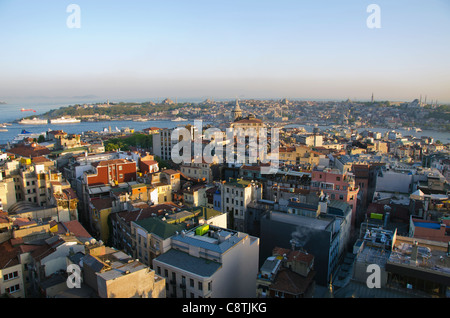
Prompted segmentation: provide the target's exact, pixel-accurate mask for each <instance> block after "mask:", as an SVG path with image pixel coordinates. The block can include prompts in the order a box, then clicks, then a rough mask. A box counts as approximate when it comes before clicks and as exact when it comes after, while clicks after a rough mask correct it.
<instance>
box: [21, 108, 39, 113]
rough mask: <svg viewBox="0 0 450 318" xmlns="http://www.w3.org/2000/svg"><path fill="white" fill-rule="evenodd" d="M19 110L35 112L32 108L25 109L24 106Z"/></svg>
mask: <svg viewBox="0 0 450 318" xmlns="http://www.w3.org/2000/svg"><path fill="white" fill-rule="evenodd" d="M20 111H21V112H34V113H35V112H36V111H35V110H34V109H25V108H22V109H21V110H20Z"/></svg>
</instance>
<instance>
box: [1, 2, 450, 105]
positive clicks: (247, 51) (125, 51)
mask: <svg viewBox="0 0 450 318" xmlns="http://www.w3.org/2000/svg"><path fill="white" fill-rule="evenodd" d="M71 3H75V4H77V5H79V7H80V8H81V15H80V17H81V28H79V29H70V28H68V27H67V24H66V20H67V18H68V17H69V15H70V13H67V12H66V8H67V6H68V5H69V4H71ZM371 3H375V4H377V5H379V6H380V8H381V28H380V29H370V28H368V27H367V24H366V20H367V18H368V17H369V15H370V13H368V12H367V11H366V9H367V6H368V5H370V4H371ZM449 18H450V2H448V1H445V0H431V1H426V2H425V1H418V0H412V1H406V0H399V1H395V3H393V1H387V0H380V1H352V0H344V1H339V2H338V3H337V2H336V1H331V0H328V1H325V0H323V1H299V0H296V1H288V0H282V1H262V0H259V1H256V0H244V1H242V0H241V1H237V0H228V1H206V0H192V1H181V0H171V1H145V2H144V1H137V0H131V1H127V2H125V1H122V2H119V1H105V0H97V1H87V0H79V1H78V0H75V1H72V2H67V1H58V2H56V1H50V0H45V1H31V0H28V1H25V0H24V1H12V0H0V40H1V43H2V48H3V49H2V50H0V70H1V71H0V101H2V100H4V101H6V102H8V103H14V102H17V103H18V102H24V101H28V100H29V101H36V102H38V101H39V102H46V101H55V99H61V101H63V100H65V99H68V100H76V99H77V98H79V99H80V101H81V100H83V99H89V98H92V99H95V100H106V99H109V100H111V101H114V100H137V99H149V100H150V99H156V98H159V99H162V98H166V97H168V98H171V99H174V98H176V97H177V98H178V99H180V100H181V99H190V98H212V99H215V100H220V99H232V98H240V99H246V98H261V99H262V98H270V99H273V98H288V99H289V98H291V99H294V98H296V99H317V100H345V99H347V98H350V99H355V100H369V99H370V97H371V95H372V93H373V94H374V97H375V99H376V100H391V101H412V100H414V99H416V98H419V96H422V97H425V96H427V98H428V101H431V100H434V101H436V100H438V101H439V102H440V103H449V102H450V90H449V89H448V88H449V87H450V77H449V76H448V74H449V73H450V59H449V58H448V55H449V52H450V19H449Z"/></svg>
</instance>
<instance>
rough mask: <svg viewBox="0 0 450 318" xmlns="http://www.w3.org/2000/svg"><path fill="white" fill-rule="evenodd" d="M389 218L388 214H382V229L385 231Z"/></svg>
mask: <svg viewBox="0 0 450 318" xmlns="http://www.w3.org/2000/svg"><path fill="white" fill-rule="evenodd" d="M389 216H390V213H389V212H387V211H386V213H385V214H384V228H385V229H386V228H387V225H388V223H389Z"/></svg>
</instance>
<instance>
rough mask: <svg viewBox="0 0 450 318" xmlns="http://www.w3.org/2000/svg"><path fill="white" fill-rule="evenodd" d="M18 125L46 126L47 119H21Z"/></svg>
mask: <svg viewBox="0 0 450 318" xmlns="http://www.w3.org/2000/svg"><path fill="white" fill-rule="evenodd" d="M19 124H21V125H47V124H48V120H47V119H40V118H37V117H34V118H33V119H25V118H24V119H22V120H21V121H19Z"/></svg>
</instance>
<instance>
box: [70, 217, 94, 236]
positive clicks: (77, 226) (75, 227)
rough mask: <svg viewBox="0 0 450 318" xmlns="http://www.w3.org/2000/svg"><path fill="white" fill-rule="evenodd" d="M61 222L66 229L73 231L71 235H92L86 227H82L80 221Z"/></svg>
mask: <svg viewBox="0 0 450 318" xmlns="http://www.w3.org/2000/svg"><path fill="white" fill-rule="evenodd" d="M63 224H64V226H65V227H66V228H67V230H68V231H69V232H70V233H73V235H75V236H76V237H86V238H90V237H92V235H90V234H89V232H88V231H86V229H85V228H84V227H83V225H81V223H80V222H78V221H77V220H73V221H69V222H64V223H63Z"/></svg>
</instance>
